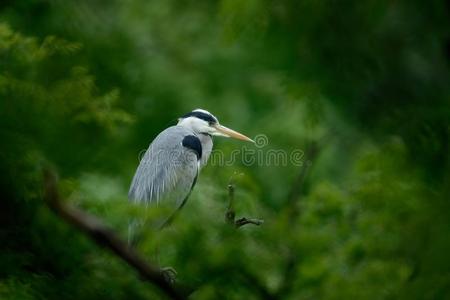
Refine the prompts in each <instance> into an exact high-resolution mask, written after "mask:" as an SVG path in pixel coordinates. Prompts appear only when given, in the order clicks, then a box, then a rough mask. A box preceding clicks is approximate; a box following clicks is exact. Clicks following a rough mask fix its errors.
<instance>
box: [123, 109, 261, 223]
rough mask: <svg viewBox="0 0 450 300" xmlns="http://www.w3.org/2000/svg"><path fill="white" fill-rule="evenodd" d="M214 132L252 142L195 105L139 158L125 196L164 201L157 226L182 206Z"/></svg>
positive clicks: (143, 201) (141, 200) (134, 199)
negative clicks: (166, 210) (162, 216)
mask: <svg viewBox="0 0 450 300" xmlns="http://www.w3.org/2000/svg"><path fill="white" fill-rule="evenodd" d="M213 136H223V137H230V138H235V139H239V140H243V141H249V142H253V140H252V139H250V138H249V137H247V136H245V135H243V134H241V133H239V132H236V131H234V130H232V129H230V128H227V127H225V126H222V125H221V124H219V121H218V120H217V118H216V117H215V116H214V115H212V114H211V113H210V112H208V111H206V110H203V109H195V110H193V111H191V112H189V113H187V114H185V115H183V116H182V117H180V118H179V119H178V124H177V125H175V126H171V127H169V128H167V129H165V130H164V131H162V132H161V133H160V134H159V135H158V136H157V137H156V138H155V139H154V140H153V142H152V143H151V144H150V146H149V148H148V149H147V151H146V152H145V154H144V156H143V158H142V159H141V161H140V163H139V166H138V168H137V170H136V173H135V175H134V178H133V181H132V183H131V186H130V190H129V193H128V197H129V199H130V201H131V202H133V203H138V204H146V205H147V204H155V205H161V204H163V203H164V205H165V206H166V207H169V210H170V211H169V215H168V216H167V217H165V220H164V222H163V223H162V224H160V225H162V226H160V227H164V226H165V225H167V224H169V223H170V222H171V221H172V219H173V217H174V216H175V214H176V213H177V212H178V211H179V210H180V209H181V208H182V207H183V205H184V204H185V203H186V200H187V199H188V197H189V195H190V193H191V191H192V189H193V188H194V185H195V183H196V181H197V177H198V174H199V172H200V169H201V168H202V167H203V166H205V164H206V163H207V161H208V158H209V156H210V154H211V151H212V147H213Z"/></svg>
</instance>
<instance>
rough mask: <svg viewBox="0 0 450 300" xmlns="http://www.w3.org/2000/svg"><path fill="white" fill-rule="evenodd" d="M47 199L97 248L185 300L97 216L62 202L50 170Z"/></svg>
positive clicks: (54, 208) (46, 192)
mask: <svg viewBox="0 0 450 300" xmlns="http://www.w3.org/2000/svg"><path fill="white" fill-rule="evenodd" d="M44 199H45V200H46V203H47V205H48V206H49V207H50V208H51V209H52V210H53V211H54V212H55V213H56V214H57V215H58V216H60V217H61V218H62V219H64V220H65V221H67V222H68V223H71V224H72V225H74V226H75V227H77V228H78V229H80V230H81V231H82V232H84V233H85V234H86V235H88V236H89V237H90V238H91V239H92V240H93V241H94V242H96V243H97V244H98V245H100V246H102V247H105V248H109V249H110V250H111V251H112V252H114V253H115V254H116V255H117V256H118V257H119V258H121V259H122V260H123V261H125V262H126V263H127V264H128V265H130V266H131V267H132V268H134V269H135V270H136V271H137V272H138V273H139V274H140V275H141V277H142V278H143V279H144V280H146V281H148V282H150V283H152V284H154V285H155V286H157V287H158V288H159V289H160V290H161V291H162V292H164V293H165V294H166V295H167V296H168V297H169V298H171V299H177V300H179V299H186V298H187V296H186V295H185V293H183V292H181V290H180V288H179V287H178V286H174V285H171V284H170V283H169V282H167V281H166V279H165V277H164V276H163V274H162V272H161V270H160V269H159V268H157V267H156V266H154V265H152V264H150V263H148V262H146V261H145V260H144V259H143V258H142V257H141V256H140V255H139V253H138V252H137V251H136V250H134V249H133V248H131V247H129V246H128V245H127V243H126V242H124V241H122V240H121V239H120V238H119V237H118V236H117V235H116V234H115V233H114V231H113V230H111V229H110V228H109V227H107V226H106V225H105V224H104V223H103V222H101V221H100V220H99V219H97V218H96V217H94V216H92V215H89V214H87V213H86V212H84V211H82V210H80V209H78V208H75V207H72V206H69V205H66V204H64V203H62V202H61V199H60V196H59V193H58V189H57V181H56V176H55V174H53V173H52V172H50V171H49V170H45V171H44Z"/></svg>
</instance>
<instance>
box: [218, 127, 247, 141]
mask: <svg viewBox="0 0 450 300" xmlns="http://www.w3.org/2000/svg"><path fill="white" fill-rule="evenodd" d="M214 128H215V129H216V130H217V132H218V133H219V135H223V136H226V137H231V138H235V139H238V140H242V141H247V142H252V143H254V142H255V141H254V140H252V139H251V138H249V137H247V136H245V135H243V134H242V133H239V132H237V131H234V130H233V129H230V128H227V127H225V126H222V125H219V124H217V125H214Z"/></svg>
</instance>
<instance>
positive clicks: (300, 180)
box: [276, 137, 326, 299]
mask: <svg viewBox="0 0 450 300" xmlns="http://www.w3.org/2000/svg"><path fill="white" fill-rule="evenodd" d="M325 138H326V137H324V138H322V139H321V140H320V141H313V142H311V143H310V145H309V147H308V148H307V150H306V153H305V160H306V161H305V164H304V165H303V166H302V168H301V169H300V171H299V173H298V175H297V177H296V178H295V180H294V182H293V184H292V188H291V191H290V193H289V196H288V199H287V204H288V205H287V206H288V214H289V224H294V223H295V222H296V221H297V220H298V218H299V216H300V199H301V196H302V195H303V194H304V193H305V182H306V178H307V176H308V174H309V173H310V170H311V167H312V163H313V161H315V160H316V159H317V157H318V156H319V154H320V150H321V149H322V146H323V145H322V142H323V140H324V139H325ZM299 260H300V259H299V258H298V257H297V254H296V253H295V252H294V251H293V250H292V249H289V250H288V255H287V259H286V264H285V267H284V272H283V280H282V284H281V286H280V287H279V289H278V290H277V292H276V296H277V297H279V298H281V299H282V298H283V297H284V295H286V294H288V293H289V291H290V290H291V289H292V285H293V282H294V279H295V277H296V273H297V272H296V266H297V264H298V263H299Z"/></svg>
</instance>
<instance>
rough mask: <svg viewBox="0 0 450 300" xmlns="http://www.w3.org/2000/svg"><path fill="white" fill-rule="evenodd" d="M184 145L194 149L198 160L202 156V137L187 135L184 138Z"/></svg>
mask: <svg viewBox="0 0 450 300" xmlns="http://www.w3.org/2000/svg"><path fill="white" fill-rule="evenodd" d="M182 145H183V147H186V148H189V149H191V150H194V152H195V154H196V155H197V159H198V160H199V159H200V158H201V157H202V143H201V142H200V139H199V138H198V137H196V136H195V135H187V136H185V137H184V138H183V142H182Z"/></svg>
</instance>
